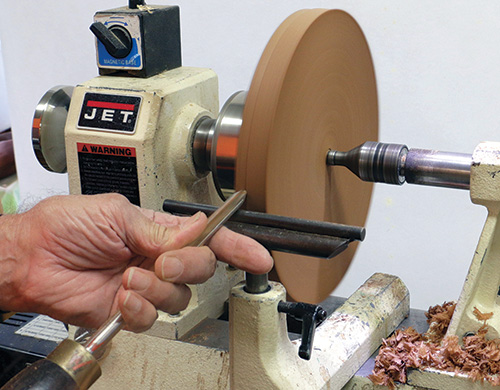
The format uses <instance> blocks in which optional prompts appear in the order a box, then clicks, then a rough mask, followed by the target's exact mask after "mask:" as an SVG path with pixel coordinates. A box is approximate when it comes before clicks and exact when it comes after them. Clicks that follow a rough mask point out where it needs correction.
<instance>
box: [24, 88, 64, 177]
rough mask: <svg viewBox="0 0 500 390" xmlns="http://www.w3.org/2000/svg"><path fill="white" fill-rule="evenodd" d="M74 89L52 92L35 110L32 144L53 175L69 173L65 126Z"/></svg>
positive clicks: (54, 90) (56, 89) (45, 166)
mask: <svg viewBox="0 0 500 390" xmlns="http://www.w3.org/2000/svg"><path fill="white" fill-rule="evenodd" d="M73 89H74V87H72V86H69V85H59V86H56V87H53V88H51V89H49V90H48V91H47V92H46V93H45V95H43V97H42V98H41V99H40V101H39V102H38V105H37V106H36V109H35V114H34V116H33V125H32V132H31V137H32V143H33V150H34V151H35V156H36V158H37V159H38V161H39V162H40V164H41V165H42V166H43V167H44V168H45V169H47V170H48V171H50V172H57V173H65V172H66V147H65V140H64V127H65V125H66V118H67V116H68V110H69V104H70V102H71V95H72V94H73Z"/></svg>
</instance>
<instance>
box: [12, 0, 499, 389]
mask: <svg viewBox="0 0 500 390" xmlns="http://www.w3.org/2000/svg"><path fill="white" fill-rule="evenodd" d="M179 23H180V22H179V9H178V7H172V6H154V5H146V4H145V3H144V2H142V1H132V0H131V1H129V4H128V6H126V7H122V8H117V9H112V10H107V11H100V12H97V13H96V15H95V20H94V23H93V24H92V25H91V27H90V29H91V31H92V32H93V34H94V35H95V37H96V49H97V63H98V68H99V73H100V76H99V77H96V78H93V79H91V80H89V81H86V82H83V83H81V84H79V85H77V86H76V87H72V86H59V87H55V88H53V89H51V90H50V91H49V92H47V94H46V95H45V96H44V97H43V98H42V100H41V101H40V104H39V106H38V107H37V110H36V112H35V117H34V120H33V146H34V150H35V153H36V155H37V157H38V159H39V161H40V163H41V164H42V165H43V166H44V167H46V168H47V169H49V170H51V171H53V172H67V173H68V177H69V186H70V192H71V193H73V194H97V193H103V192H119V193H121V194H123V195H125V196H126V197H127V198H128V199H129V200H130V201H131V202H132V203H134V204H137V205H139V206H141V207H146V208H151V209H155V210H163V211H168V212H175V213H182V214H189V213H191V212H192V211H194V210H198V209H203V210H204V211H206V212H207V213H210V212H211V211H213V210H214V208H215V207H216V206H220V205H221V204H222V203H223V201H224V200H226V199H227V198H228V197H230V195H231V194H233V193H234V192H235V191H238V190H246V191H247V193H248V195H247V202H246V205H245V208H246V209H247V210H246V211H239V212H237V213H236V214H235V217H234V218H233V219H232V220H231V221H230V222H228V227H230V228H234V229H235V230H238V231H241V232H243V233H245V234H248V235H250V236H252V237H254V238H256V239H257V240H259V241H261V242H262V243H263V244H264V245H266V246H267V247H268V248H269V249H270V250H273V251H274V252H273V256H274V259H275V269H274V271H273V273H274V275H272V279H274V281H268V278H267V275H265V276H257V277H256V276H254V275H243V274H242V272H240V271H238V270H235V269H231V268H228V267H226V266H225V265H222V264H219V265H218V267H217V271H216V274H215V276H214V277H213V278H212V279H211V280H209V281H208V282H207V283H204V284H201V285H197V286H191V288H192V291H193V298H192V300H191V303H190V304H189V306H188V308H187V309H186V310H184V311H183V312H181V313H179V314H178V315H170V314H167V313H159V318H158V320H157V322H156V323H155V325H154V326H153V328H151V329H150V330H149V331H147V332H145V333H142V334H132V333H129V332H120V333H118V334H117V335H116V337H115V338H114V340H113V342H112V343H111V344H109V345H108V348H107V351H106V353H105V354H104V357H101V358H100V360H98V364H99V366H100V368H101V370H102V375H101V377H100V378H97V377H98V375H94V377H92V380H91V381H80V379H79V378H80V374H78V373H75V372H74V370H73V369H72V368H71V367H68V365H67V364H66V363H64V364H63V363H61V362H62V361H65V362H67V361H68V360H69V361H71V359H68V358H67V357H68V356H69V357H70V358H71V356H73V355H72V354H73V353H74V348H73V349H72V348H69V347H64V348H65V349H64V348H63V349H64V351H63V352H61V353H59V354H58V353H57V352H53V353H52V354H51V355H49V358H48V360H51V361H52V362H55V363H56V364H58V365H60V366H64V367H65V368H66V369H67V371H66V372H67V373H68V375H70V377H71V378H72V379H71V380H74V382H75V383H76V385H75V386H76V387H75V388H81V389H84V388H87V387H89V386H92V389H110V388H111V389H121V388H133V389H164V388H176V389H235V390H239V389H263V388H266V389H342V388H346V389H355V388H363V389H365V388H371V387H370V386H373V385H372V384H371V383H370V382H369V381H368V380H367V379H366V378H365V377H364V376H363V373H362V372H360V373H359V374H358V375H356V373H357V372H358V370H359V369H360V368H361V369H363V366H364V365H365V362H369V358H370V356H371V355H372V354H373V353H374V352H375V350H376V349H377V348H378V347H379V345H380V343H381V340H382V338H384V337H387V336H388V335H389V334H391V333H392V332H393V330H394V329H395V328H396V327H397V326H398V325H399V324H400V323H401V322H402V321H403V319H405V318H406V317H408V315H409V310H410V309H409V293H408V290H407V288H406V287H405V285H404V284H403V282H402V281H401V280H400V279H399V278H397V277H396V276H391V275H386V274H375V275H373V276H372V277H371V278H370V279H368V280H367V281H366V283H365V284H363V285H362V286H361V287H360V288H359V289H358V290H357V291H355V292H354V293H353V294H352V296H351V297H350V298H348V299H347V300H346V301H345V302H344V301H343V300H342V301H339V300H337V299H336V298H334V297H331V296H330V294H331V292H332V291H333V289H334V288H335V287H336V286H337V285H338V283H339V282H340V280H341V279H342V277H343V275H344V274H345V272H346V270H347V268H348V266H349V264H350V262H351V259H352V258H353V255H354V252H355V250H356V245H357V243H356V241H361V240H362V239H363V237H364V230H363V229H362V228H359V226H363V225H364V223H365V219H366V215H367V212H368V207H369V203H370V197H371V192H372V184H371V183H369V182H374V181H379V182H380V181H382V182H394V183H396V184H402V183H403V182H404V181H405V180H406V181H408V182H419V180H420V179H421V180H422V181H423V184H432V185H448V186H453V187H459V188H469V185H470V189H471V196H472V200H473V202H474V203H478V204H483V205H486V206H487V207H488V208H489V210H490V217H489V218H488V221H487V225H486V227H485V232H484V233H483V237H482V239H481V241H480V244H479V247H478V251H477V252H476V256H475V258H474V261H473V265H472V268H471V273H470V277H469V278H468V280H467V283H466V286H465V288H464V292H463V294H462V297H461V298H460V301H459V304H458V308H457V312H456V314H455V316H454V319H453V322H452V325H451V326H450V330H449V332H453V333H454V334H457V335H463V334H464V333H467V332H475V331H477V328H478V323H477V321H474V319H473V318H472V317H471V315H472V312H471V307H474V306H477V307H480V309H481V310H482V311H483V310H484V311H485V312H486V311H494V310H495V307H494V305H495V304H496V303H495V302H496V301H495V300H496V299H497V298H496V296H497V295H496V294H497V292H498V285H499V283H500V276H499V277H496V276H493V275H496V274H497V273H494V272H495V271H494V270H495V269H496V268H498V267H495V265H494V261H495V260H494V259H495V255H494V254H495V250H494V247H495V245H494V244H493V243H494V240H493V235H494V234H496V218H497V215H498V206H497V199H496V198H497V197H498V196H497V195H495V194H498V193H499V192H498V190H497V186H498V183H497V182H496V181H495V180H498V179H495V176H497V175H496V174H492V172H498V171H500V169H498V170H496V171H495V169H496V168H498V163H497V162H496V156H497V155H498V152H497V151H498V150H500V146H499V145H498V144H492V143H487V144H481V145H480V146H479V147H478V149H477V150H476V151H475V152H474V154H473V156H472V157H471V156H464V155H454V154H446V153H441V154H440V153H438V154H435V153H433V152H428V153H424V154H423V157H421V156H422V154H421V153H420V154H419V153H417V152H416V151H414V150H408V148H407V147H405V146H404V145H388V144H380V143H377V142H376V141H377V138H378V101H377V89H376V82H375V72H374V69H373V63H372V58H371V55H370V50H369V47H368V44H367V42H366V40H365V37H364V35H363V32H362V31H361V29H360V27H359V26H358V24H357V23H356V21H355V20H354V19H353V18H352V17H351V16H350V15H348V14H347V13H345V12H343V11H340V10H325V9H313V10H303V11H299V12H296V13H294V14H293V15H291V16H290V17H289V18H287V19H286V20H285V21H284V22H283V23H282V25H280V27H279V28H278V29H277V31H276V32H275V33H274V35H273V36H272V37H271V39H270V41H269V43H268V45H267V47H266V48H265V50H264V53H263V54H262V57H261V59H260V61H259V64H258V66H257V69H256V71H255V75H254V77H253V80H252V82H251V85H250V88H249V90H248V91H244V92H236V93H235V94H234V95H233V96H231V98H229V100H228V101H227V102H226V104H225V105H224V106H223V107H222V109H221V110H220V111H219V106H218V105H219V104H218V81H217V76H216V74H215V73H214V72H213V71H212V70H210V69H205V68H193V67H185V66H182V61H181V56H180V27H179ZM365 141H370V142H371V143H365V144H363V143H364V142H365ZM360 144H363V146H361V147H359V148H358V149H355V150H353V151H351V152H348V153H343V152H341V151H344V150H349V149H351V148H352V147H354V146H356V145H360ZM412 156H413V157H414V158H413V159H412ZM333 165H345V166H347V167H348V168H350V169H351V170H352V171H353V172H354V173H356V174H357V175H358V176H359V177H360V178H361V179H363V180H359V179H358V178H356V177H355V176H354V175H352V174H351V173H349V172H348V171H347V170H345V169H339V168H334V167H332V166H333ZM469 183H470V184H469ZM210 206H213V207H212V208H211V207H210ZM231 224H232V225H231ZM306 225H307V229H306V230H304V229H305V228H304V226H306ZM283 237H284V238H283ZM280 240H281V241H280ZM320 248H323V249H321V250H320ZM489 248H493V249H489ZM311 255H314V256H317V257H318V258H312V257H310V256H311ZM333 255H335V257H334V258H333V259H326V258H329V257H333ZM483 257H484V259H486V262H484V261H483V260H484V259H483ZM489 259H491V260H489ZM486 263H491V264H492V265H491V266H489V267H490V269H489V270H487V271H483V270H484V269H485V268H484V267H485V265H484V264H486ZM481 264H483V265H481ZM475 275H479V276H478V277H475ZM481 275H485V276H484V278H487V279H488V280H487V281H488V284H487V285H488V286H489V287H488V288H483V287H482V286H483V285H486V284H485V283H486V282H484V281H483V279H481V278H480V277H481ZM476 280H480V281H479V282H476ZM478 285H481V288H478V287H477V286H478ZM479 292H481V293H479ZM290 301H294V302H290ZM227 303H228V304H227ZM318 303H319V304H320V306H317V305H316V304H318ZM324 309H326V310H324ZM287 316H288V317H289V319H288V323H287ZM292 318H298V319H300V320H301V321H302V326H301V328H300V330H299V332H298V333H301V335H297V334H293V333H292V332H291V330H292V328H293V320H292ZM316 325H318V326H316ZM66 345H69V344H68V343H66ZM83 345H84V346H83V347H82V348H83V349H85V345H87V346H88V344H85V342H84V343H83ZM82 348H80V349H79V352H78V353H79V355H78V356H82V354H83V355H85V354H87V353H89V352H90V353H91V354H92V353H93V351H89V349H87V352H85V351H83V349H82ZM56 351H57V349H56ZM61 356H63V357H64V358H61ZM132 357H133V358H132ZM414 375H416V376H418V377H419V378H424V379H422V381H421V382H414V383H413V385H414V386H415V387H421V388H436V389H437V388H439V389H441V388H448V387H446V386H448V384H445V385H444V386H443V387H432V386H434V384H432V385H431V384H430V383H431V382H432V381H434V379H432V378H434V376H436V375H444V376H446V377H447V378H450V381H451V382H450V383H455V382H454V381H456V378H454V377H453V376H451V375H450V374H436V373H419V372H418V373H415V374H414ZM427 378H431V379H427ZM71 380H70V382H71ZM459 380H461V381H463V383H465V384H470V382H469V381H468V380H467V379H463V378H459ZM94 381H95V383H92V382H94ZM438 382H439V381H434V383H438ZM366 386H368V387H366ZM439 386H441V385H439ZM450 386H451V385H450ZM462 386H465V385H462ZM14 388H16V387H10V388H9V389H14ZM449 388H451V387H449ZM464 388H465V387H464Z"/></svg>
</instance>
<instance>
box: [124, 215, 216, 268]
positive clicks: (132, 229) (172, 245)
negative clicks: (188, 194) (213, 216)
mask: <svg viewBox="0 0 500 390" xmlns="http://www.w3.org/2000/svg"><path fill="white" fill-rule="evenodd" d="M137 214H138V215H135V216H134V217H133V219H132V218H131V219H129V220H128V221H127V222H126V223H125V244H126V245H127V246H128V248H129V249H130V250H131V251H132V252H134V253H135V254H138V255H141V256H146V257H149V258H153V259H156V258H157V257H158V256H160V255H161V254H162V253H165V252H168V251H171V250H175V249H180V248H183V247H185V246H187V245H189V243H191V242H192V241H194V240H195V239H196V238H197V237H198V236H199V235H200V234H201V232H203V229H205V226H206V225H207V217H206V215H205V214H203V213H202V212H198V213H196V214H195V215H193V216H191V217H189V218H182V219H179V223H178V224H177V225H174V226H172V225H169V226H165V225H162V224H161V223H158V222H155V221H153V219H152V218H148V217H147V216H145V215H144V214H143V213H141V212H140V211H139V210H138V213H137Z"/></svg>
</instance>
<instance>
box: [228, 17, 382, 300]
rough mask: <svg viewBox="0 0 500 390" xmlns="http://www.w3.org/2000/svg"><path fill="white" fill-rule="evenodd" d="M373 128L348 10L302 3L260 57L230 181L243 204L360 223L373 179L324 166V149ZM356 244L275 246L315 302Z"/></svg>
mask: <svg viewBox="0 0 500 390" xmlns="http://www.w3.org/2000/svg"><path fill="white" fill-rule="evenodd" d="M377 138H378V105H377V90H376V83H375V73H374V69H373V63H372V59H371V55H370V50H369V47H368V44H367V42H366V40H365V37H364V35H363V32H362V31H361V29H360V28H359V26H358V24H357V23H356V22H355V21H354V19H353V18H352V17H351V16H350V15H348V14H347V13H345V12H343V11H339V10H323V9H315V10H303V11H299V12H296V13H295V14H293V15H291V16H290V17H289V18H288V19H286V20H285V21H284V22H283V24H282V25H281V26H280V27H279V28H278V30H277V31H276V32H275V33H274V35H273V36H272V38H271V40H270V41H269V43H268V45H267V47H266V49H265V51H264V53H263V55H262V57H261V59H260V62H259V64H258V66H257V70H256V72H255V75H254V78H253V80H252V84H251V87H250V90H249V92H248V97H247V100H246V103H245V109H244V113H243V124H242V128H241V131H240V135H239V142H238V159H237V164H236V188H237V189H246V190H247V191H248V197H247V208H248V209H251V210H258V211H265V212H268V213H272V214H278V215H286V216H292V217H298V218H307V219H314V220H323V221H332V222H338V223H345V224H351V225H357V226H363V225H364V223H365V219H366V215H367V213H368V207H369V203H370V198H371V192H372V185H371V184H369V183H365V182H362V181H361V180H359V179H358V178H357V177H356V176H355V175H353V174H352V173H350V172H348V170H347V169H342V168H338V167H327V166H326V163H325V161H326V154H327V152H328V150H329V149H335V150H350V149H351V148H353V147H355V146H357V145H359V144H361V143H363V142H365V141H369V140H372V141H375V140H377ZM355 249H356V248H355V245H352V244H351V246H350V248H349V249H348V250H346V251H345V252H344V253H342V254H341V255H340V256H337V257H335V258H334V259H333V260H323V259H313V258H310V257H302V256H296V255H289V254H284V253H274V258H275V268H276V271H277V273H278V276H279V279H280V281H281V282H282V283H283V284H284V285H285V287H286V289H287V291H288V293H289V295H290V296H291V297H292V298H293V299H295V300H298V301H305V302H320V301H322V300H323V299H325V298H326V297H327V296H328V295H329V294H330V293H331V292H332V291H333V289H334V288H335V287H336V286H337V284H338V283H339V282H340V280H341V279H342V277H343V275H344V274H345V272H346V271H347V268H348V266H349V264H350V262H351V259H352V257H353V255H354V252H355Z"/></svg>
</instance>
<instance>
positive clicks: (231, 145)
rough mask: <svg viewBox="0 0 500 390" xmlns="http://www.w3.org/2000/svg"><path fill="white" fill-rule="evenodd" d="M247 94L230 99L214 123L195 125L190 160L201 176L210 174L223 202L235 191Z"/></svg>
mask: <svg viewBox="0 0 500 390" xmlns="http://www.w3.org/2000/svg"><path fill="white" fill-rule="evenodd" d="M246 97H247V92H246V91H238V92H236V93H234V94H233V95H231V96H230V97H229V99H228V100H227V102H226V103H225V104H224V106H223V107H222V109H221V111H220V113H219V115H218V116H217V119H212V118H208V117H204V118H202V119H201V120H200V121H199V122H198V123H197V124H196V131H195V136H194V139H193V160H194V164H195V166H196V169H197V171H198V172H200V173H204V172H208V171H211V172H212V176H213V179H214V184H215V188H216V189H217V192H218V193H219V195H220V197H221V198H222V199H226V198H227V197H228V194H230V193H231V192H233V190H234V180H235V177H234V174H235V166H236V159H237V155H238V136H239V134H240V129H241V124H242V118H243V109H244V108H245V100H246Z"/></svg>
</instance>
